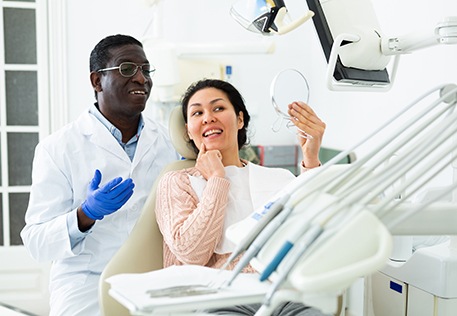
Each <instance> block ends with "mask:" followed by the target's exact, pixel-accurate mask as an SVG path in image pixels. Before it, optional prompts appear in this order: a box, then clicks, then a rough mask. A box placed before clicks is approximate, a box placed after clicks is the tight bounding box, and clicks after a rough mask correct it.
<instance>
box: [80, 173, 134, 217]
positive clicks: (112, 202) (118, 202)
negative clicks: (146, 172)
mask: <svg viewBox="0 0 457 316" xmlns="http://www.w3.org/2000/svg"><path fill="white" fill-rule="evenodd" d="M101 180H102V173H101V172H100V171H99V170H95V175H94V178H93V179H92V181H91V182H90V184H89V187H88V188H87V198H86V200H85V201H84V202H83V204H82V205H81V208H82V210H83V212H84V213H85V214H86V215H87V217H89V218H91V219H93V220H100V219H103V217H104V216H105V215H109V214H111V213H114V212H116V211H117V210H118V209H120V208H121V207H122V206H123V205H124V204H125V203H126V202H127V200H128V199H129V198H130V197H131V196H132V194H133V187H134V186H135V184H134V183H133V181H132V179H130V178H129V179H126V180H124V181H122V178H121V177H118V178H114V179H113V180H111V181H110V182H108V183H107V184H105V185H104V186H103V187H101V188H99V187H98V186H99V184H100V182H101Z"/></svg>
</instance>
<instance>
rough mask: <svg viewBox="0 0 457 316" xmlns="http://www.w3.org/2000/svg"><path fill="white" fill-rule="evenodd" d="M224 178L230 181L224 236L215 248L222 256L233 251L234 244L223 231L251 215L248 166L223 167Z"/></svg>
mask: <svg viewBox="0 0 457 316" xmlns="http://www.w3.org/2000/svg"><path fill="white" fill-rule="evenodd" d="M225 178H226V179H227V180H229V181H230V191H229V196H228V204H227V209H226V211H225V218H224V234H223V236H222V239H221V241H220V242H219V244H218V245H217V246H216V250H215V251H214V252H215V253H218V254H224V253H230V252H233V250H235V244H234V243H233V242H231V241H230V240H228V239H227V237H226V236H225V231H226V230H227V228H228V227H229V226H230V225H232V224H235V223H237V222H239V221H241V220H243V219H245V218H246V217H247V216H249V215H250V214H251V213H252V210H253V207H252V201H251V192H250V188H249V164H248V165H246V166H245V167H244V168H238V167H236V166H228V167H225Z"/></svg>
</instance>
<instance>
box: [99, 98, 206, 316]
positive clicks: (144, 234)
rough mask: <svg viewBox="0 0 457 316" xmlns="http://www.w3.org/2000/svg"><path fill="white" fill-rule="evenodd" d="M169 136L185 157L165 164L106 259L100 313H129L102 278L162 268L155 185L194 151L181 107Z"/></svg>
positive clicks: (188, 161) (190, 160)
mask: <svg viewBox="0 0 457 316" xmlns="http://www.w3.org/2000/svg"><path fill="white" fill-rule="evenodd" d="M169 133H170V138H171V141H172V143H173V146H174V147H175V149H176V151H177V152H178V153H179V154H180V155H181V156H182V157H183V158H184V159H183V160H179V161H175V162H173V163H171V164H169V165H167V166H166V167H165V168H164V169H163V170H162V172H161V173H160V175H159V176H158V177H157V179H156V181H155V182H154V185H153V187H152V189H151V193H150V194H149V197H148V198H147V200H146V202H145V205H144V207H143V210H142V212H141V215H140V217H139V219H138V222H137V223H136V225H135V227H134V228H133V230H132V232H131V234H130V236H129V237H128V239H127V240H126V241H125V243H124V244H123V245H122V247H121V248H120V249H119V250H118V252H117V253H116V254H115V255H114V257H113V258H112V259H111V260H110V261H109V262H108V264H107V265H106V267H105V269H104V270H103V272H102V274H101V276H100V281H99V295H98V296H99V304H100V312H101V315H102V316H124V315H125V316H128V315H130V314H129V312H128V310H127V309H126V308H125V307H124V306H122V305H121V304H120V303H118V302H117V301H116V300H114V299H113V298H112V297H111V296H110V295H109V294H108V291H109V288H110V285H109V284H108V283H107V282H105V280H106V279H107V278H108V277H110V276H112V275H115V274H120V273H143V272H148V271H153V270H158V269H161V268H163V262H162V259H163V258H162V243H163V238H162V234H161V233H160V231H159V227H158V225H157V223H156V217H155V201H156V187H157V184H158V182H159V179H160V178H161V176H162V175H163V174H164V173H166V172H168V171H171V170H179V169H184V168H190V167H192V166H194V165H195V159H196V157H197V155H196V154H195V152H194V151H193V149H191V148H190V147H189V146H188V143H187V142H186V140H185V137H184V135H186V129H185V123H184V118H183V117H182V113H181V107H180V106H177V107H175V108H174V109H173V110H172V112H171V114H170V120H169Z"/></svg>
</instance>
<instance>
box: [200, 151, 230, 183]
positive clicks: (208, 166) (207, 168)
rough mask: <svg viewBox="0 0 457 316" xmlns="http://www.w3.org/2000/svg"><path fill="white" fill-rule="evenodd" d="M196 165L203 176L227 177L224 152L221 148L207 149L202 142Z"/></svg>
mask: <svg viewBox="0 0 457 316" xmlns="http://www.w3.org/2000/svg"><path fill="white" fill-rule="evenodd" d="M195 167H196V168H197V169H198V171H200V173H201V174H202V176H203V177H204V178H205V179H206V180H208V179H209V178H211V177H221V178H223V177H225V169H224V165H223V164H222V154H221V152H220V151H219V150H208V151H206V147H205V144H203V143H202V144H201V146H200V152H199V153H198V156H197V162H196V164H195Z"/></svg>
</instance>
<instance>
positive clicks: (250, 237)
mask: <svg viewBox="0 0 457 316" xmlns="http://www.w3.org/2000/svg"><path fill="white" fill-rule="evenodd" d="M289 198H290V194H284V195H283V196H282V197H280V198H279V199H277V200H276V201H274V202H272V203H268V204H267V205H265V206H264V209H263V211H262V213H263V214H264V215H263V216H262V218H261V219H260V220H259V221H258V222H257V224H256V225H255V226H254V229H252V230H251V231H250V232H249V233H248V234H247V235H246V237H245V238H244V239H243V241H242V242H241V243H239V244H238V245H237V246H236V248H235V250H234V251H233V252H232V254H231V255H230V257H229V258H228V259H227V261H226V262H225V264H224V265H223V266H222V267H221V270H225V269H226V268H227V267H228V265H229V264H230V263H231V262H232V261H233V260H234V259H235V258H236V257H238V255H240V254H241V253H242V252H243V251H245V250H246V249H248V247H249V246H250V245H251V244H252V242H253V241H254V239H255V238H256V237H257V236H258V235H259V234H260V232H261V231H262V230H263V229H264V228H265V226H267V225H268V223H269V222H271V220H272V219H273V218H274V217H275V216H276V215H277V214H278V213H279V212H281V211H282V209H283V208H284V205H285V204H286V202H287V201H288V200H289ZM256 215H258V213H256Z"/></svg>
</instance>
